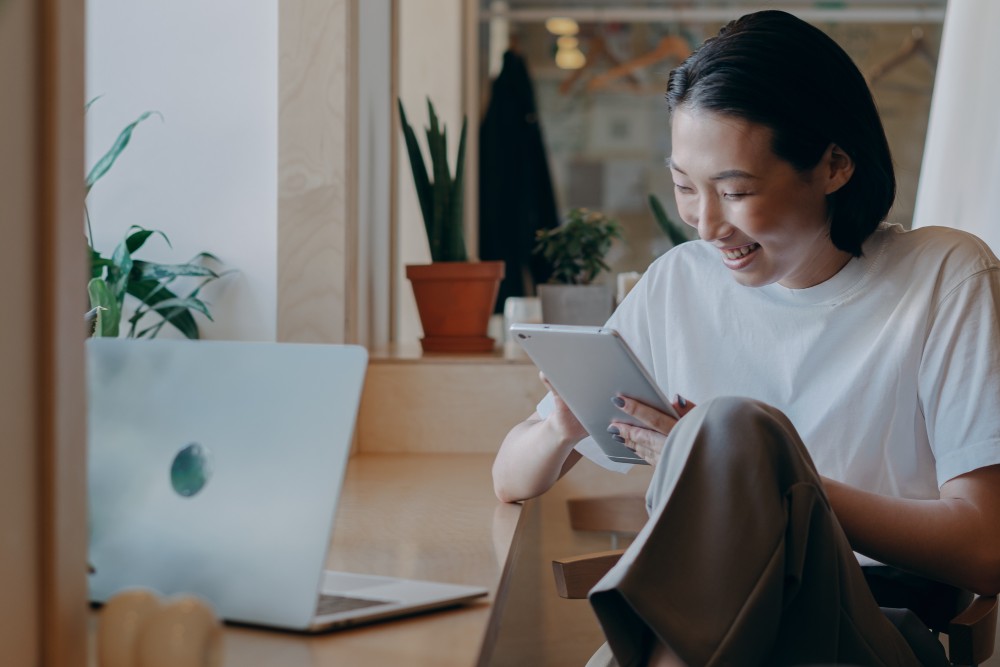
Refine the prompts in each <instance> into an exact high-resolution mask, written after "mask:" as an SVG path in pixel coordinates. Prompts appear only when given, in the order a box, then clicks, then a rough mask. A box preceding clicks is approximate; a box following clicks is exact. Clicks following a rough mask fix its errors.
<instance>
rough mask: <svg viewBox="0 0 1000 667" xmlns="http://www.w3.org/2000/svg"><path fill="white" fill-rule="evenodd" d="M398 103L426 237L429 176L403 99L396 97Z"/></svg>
mask: <svg viewBox="0 0 1000 667" xmlns="http://www.w3.org/2000/svg"><path fill="white" fill-rule="evenodd" d="M396 102H397V104H398V105H399V117H400V122H401V124H402V126H403V137H404V139H405V140H406V152H407V153H408V154H409V156H410V170H411V171H412V172H413V184H414V187H416V189H417V199H419V200H420V212H421V213H422V214H423V217H424V229H425V230H426V232H427V237H428V238H430V236H431V228H432V226H433V224H434V220H433V216H434V204H433V198H434V195H433V194H432V193H431V184H430V177H429V176H428V175H427V165H426V164H425V163H424V156H423V154H422V153H421V152H420V144H418V143H417V135H416V134H414V132H413V128H412V127H410V124H409V123H408V122H407V120H406V111H405V110H404V109H403V101H402V100H400V99H399V98H397V99H396Z"/></svg>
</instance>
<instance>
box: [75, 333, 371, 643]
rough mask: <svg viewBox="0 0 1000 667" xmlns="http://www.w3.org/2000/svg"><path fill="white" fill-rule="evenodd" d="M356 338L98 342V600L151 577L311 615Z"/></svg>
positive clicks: (91, 364)
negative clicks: (330, 341)
mask: <svg viewBox="0 0 1000 667" xmlns="http://www.w3.org/2000/svg"><path fill="white" fill-rule="evenodd" d="M366 367H367V352H366V351H365V349H364V348H362V347H357V346H345V345H317V344H290V343H249V342H228V341H227V342H221V341H187V340H128V339H90V340H88V341H87V371H88V389H89V405H88V409H89V425H88V437H89V448H90V449H89V458H88V473H89V482H88V483H89V492H90V493H89V502H90V517H91V525H90V531H91V535H90V562H91V565H92V567H93V568H94V572H93V574H92V575H91V576H90V598H91V600H92V601H95V602H103V601H105V600H107V599H108V598H109V597H111V596H112V595H114V594H115V593H116V592H118V591H120V590H122V589H124V588H128V587H133V586H146V587H149V588H152V589H154V590H156V591H159V592H160V593H162V594H165V595H170V594H173V593H180V592H189V593H196V594H199V595H201V596H203V597H204V598H206V599H207V600H209V601H210V602H211V603H212V604H213V605H214V607H215V609H216V611H217V612H218V613H219V614H220V616H222V617H223V618H225V619H227V620H230V621H237V622H245V623H252V624H258V625H267V626H274V627H281V628H290V629H304V628H308V627H310V626H311V622H312V619H313V615H314V613H315V607H316V599H317V593H318V590H319V588H320V582H321V577H322V576H323V565H324V561H325V559H326V552H327V548H328V545H329V543H330V536H331V530H332V525H333V518H334V514H335V511H336V506H337V499H338V497H339V495H340V490H341V485H342V482H343V478H344V471H345V468H346V465H347V460H348V457H349V453H350V447H351V441H352V437H353V431H354V424H355V417H356V415H357V410H358V404H359V402H360V397H361V389H362V385H363V382H364V376H365V370H366Z"/></svg>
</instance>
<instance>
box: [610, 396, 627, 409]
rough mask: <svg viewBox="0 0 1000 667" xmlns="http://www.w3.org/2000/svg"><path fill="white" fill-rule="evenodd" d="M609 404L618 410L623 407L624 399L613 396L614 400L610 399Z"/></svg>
mask: <svg viewBox="0 0 1000 667" xmlns="http://www.w3.org/2000/svg"><path fill="white" fill-rule="evenodd" d="M611 402H612V403H614V404H615V406H616V407H619V408H624V407H625V399H624V398H622V397H621V396H615V397H614V398H612V399H611Z"/></svg>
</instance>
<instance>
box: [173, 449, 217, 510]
mask: <svg viewBox="0 0 1000 667" xmlns="http://www.w3.org/2000/svg"><path fill="white" fill-rule="evenodd" d="M211 477H212V462H211V455H210V452H209V451H208V449H207V448H206V447H203V446H202V445H200V444H198V443H197V442H192V443H191V444H189V445H187V446H186V447H184V448H183V449H182V450H181V451H179V452H177V456H175V457H174V462H173V464H172V465H171V466H170V486H172V487H173V489H174V491H176V492H177V494H178V495H180V496H183V497H185V498H190V497H191V496H194V495H196V494H197V493H198V492H199V491H201V490H202V489H203V488H205V485H206V484H207V483H208V480H209V479H211Z"/></svg>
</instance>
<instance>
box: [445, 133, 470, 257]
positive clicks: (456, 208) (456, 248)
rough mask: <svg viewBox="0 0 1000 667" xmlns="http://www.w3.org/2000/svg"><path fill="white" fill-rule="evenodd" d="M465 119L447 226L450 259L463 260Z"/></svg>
mask: <svg viewBox="0 0 1000 667" xmlns="http://www.w3.org/2000/svg"><path fill="white" fill-rule="evenodd" d="M466 121H467V119H466V118H464V117H463V118H462V132H461V134H460V135H459V138H458V157H457V158H456V160H455V178H454V179H453V180H452V183H451V197H450V201H451V214H450V215H451V219H450V220H449V221H448V222H447V228H448V229H449V230H451V233H450V234H449V235H448V238H447V246H446V247H447V253H448V257H449V258H450V259H451V261H454V262H464V261H466V259H468V256H467V255H466V250H465V209H464V205H465V190H464V178H465V133H466V125H467V122H466Z"/></svg>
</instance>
